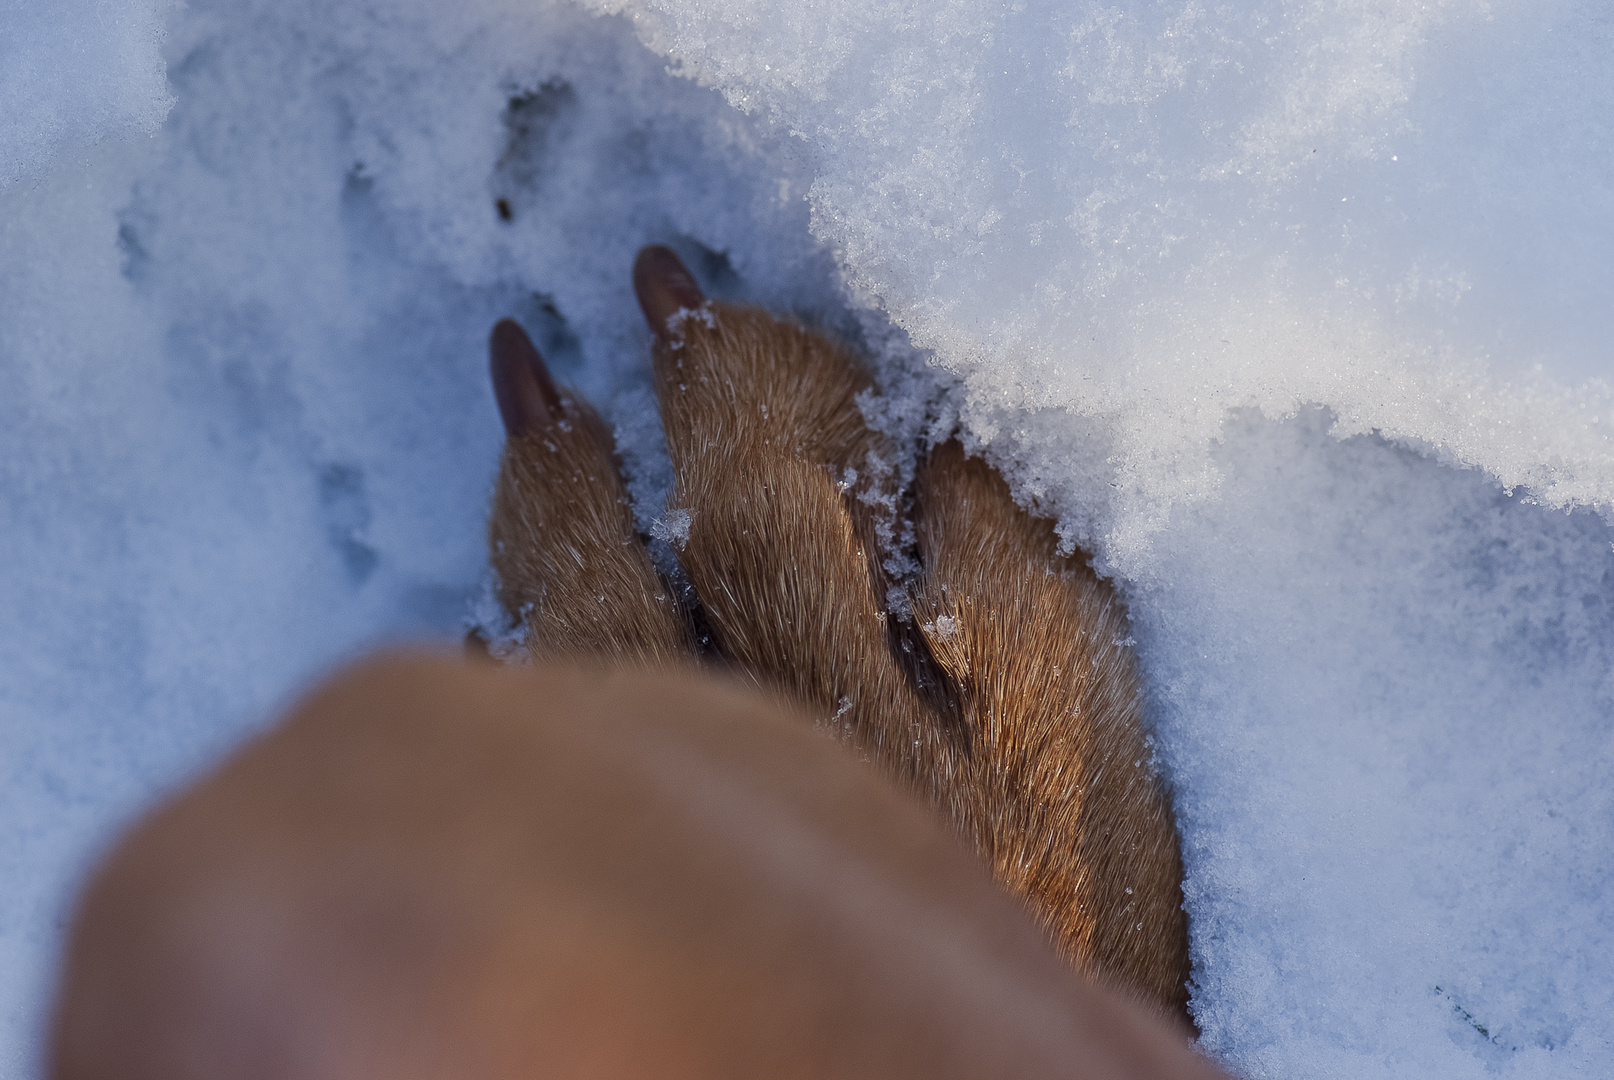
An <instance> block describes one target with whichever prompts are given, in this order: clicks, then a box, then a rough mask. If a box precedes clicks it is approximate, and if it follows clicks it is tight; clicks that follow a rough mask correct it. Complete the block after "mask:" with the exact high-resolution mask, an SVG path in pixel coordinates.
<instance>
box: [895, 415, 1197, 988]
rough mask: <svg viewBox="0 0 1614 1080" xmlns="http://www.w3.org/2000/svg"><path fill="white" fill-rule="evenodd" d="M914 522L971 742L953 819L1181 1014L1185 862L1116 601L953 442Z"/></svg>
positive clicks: (1086, 956)
mask: <svg viewBox="0 0 1614 1080" xmlns="http://www.w3.org/2000/svg"><path fill="white" fill-rule="evenodd" d="M918 519H919V520H918V534H919V547H920V553H921V557H922V559H923V562H924V567H925V570H924V576H923V579H922V582H921V585H920V587H919V588H918V590H917V593H916V596H915V597H914V610H915V613H916V617H917V618H919V619H920V622H921V626H922V628H923V631H924V633H925V635H926V637H927V639H928V640H929V643H930V646H931V650H932V652H933V654H934V655H935V656H936V658H937V660H938V661H939V662H940V663H941V665H942V667H943V668H944V669H945V670H946V671H947V672H948V673H949V674H950V675H951V677H952V678H953V679H954V680H956V682H957V684H958V689H959V692H960V697H961V700H962V706H963V711H964V717H965V729H966V732H967V737H968V747H969V752H968V754H967V755H965V756H964V757H963V758H962V760H963V761H964V762H965V763H966V769H965V770H964V772H963V773H962V775H961V777H960V782H959V783H958V784H957V785H956V787H955V791H956V792H957V797H958V799H959V800H960V804H959V805H958V806H956V807H955V816H956V817H958V818H959V819H961V820H962V821H964V822H967V823H968V827H969V829H970V831H971V832H972V833H973V835H974V839H975V842H976V845H977V847H978V848H979V849H980V851H981V853H982V855H983V856H984V857H985V858H986V860H987V862H988V863H989V864H990V865H991V866H992V869H993V873H994V874H995V876H996V877H997V878H998V879H999V880H1000V881H1002V882H1004V883H1005V884H1006V885H1007V886H1008V887H1009V888H1010V889H1011V890H1012V891H1014V892H1016V893H1018V894H1020V895H1021V896H1023V897H1024V898H1025V899H1026V900H1027V901H1028V902H1029V903H1030V905H1031V907H1032V908H1033V910H1034V911H1035V912H1036V913H1037V914H1038V915H1039V917H1040V918H1041V919H1042V921H1043V922H1044V923H1045V924H1046V925H1047V927H1048V928H1049V930H1050V931H1051V932H1052V934H1053V936H1054V939H1055V941H1056V943H1057V944H1058V946H1059V948H1060V950H1061V951H1062V952H1064V953H1065V955H1066V956H1067V957H1068V958H1070V959H1071V960H1072V961H1073V962H1075V963H1076V964H1077V966H1078V967H1080V968H1081V969H1083V970H1084V971H1086V972H1088V973H1089V974H1090V975H1092V976H1094V977H1095V978H1097V979H1099V980H1100V981H1102V982H1105V983H1107V984H1109V985H1111V986H1113V987H1116V988H1119V989H1121V990H1123V991H1126V992H1130V993H1131V994H1133V995H1135V996H1137V997H1139V998H1140V999H1142V1000H1144V1001H1147V1002H1152V1003H1153V1004H1155V1005H1156V1006H1158V1007H1160V1008H1162V1009H1163V1010H1165V1011H1167V1012H1168V1013H1174V1014H1176V1015H1178V1016H1183V1017H1186V1005H1187V988H1186V982H1187V977H1188V931H1187V919H1186V916H1185V914H1184V912H1183V910H1182V888H1181V882H1182V861H1181V857H1180V854H1179V851H1178V845H1177V834H1176V830H1175V827H1174V825H1173V822H1172V816H1171V808H1170V805H1169V802H1168V800H1167V796H1166V792H1165V790H1164V788H1163V786H1162V784H1161V782H1160V780H1159V778H1158V776H1157V775H1156V774H1155V772H1154V770H1153V768H1152V766H1151V764H1150V760H1149V757H1150V755H1149V749H1148V747H1147V746H1146V745H1145V743H1144V739H1143V733H1142V700H1141V697H1140V694H1139V688H1138V678H1137V673H1136V671H1135V669H1134V666H1133V660H1132V653H1131V651H1130V649H1128V648H1127V647H1126V646H1125V645H1124V644H1123V642H1124V640H1125V639H1126V638H1127V636H1128V632H1127V624H1126V620H1125V618H1124V616H1123V615H1122V612H1121V608H1120V604H1119V603H1118V601H1117V600H1116V597H1115V595H1114V593H1113V592H1112V590H1111V589H1110V588H1109V586H1108V585H1107V584H1105V583H1104V582H1102V581H1100V580H1099V579H1098V577H1097V576H1096V575H1094V573H1093V572H1092V570H1091V569H1089V568H1088V567H1087V566H1085V565H1083V564H1082V563H1081V562H1079V561H1076V560H1073V559H1069V558H1065V557H1064V556H1061V555H1060V554H1059V550H1058V541H1057V539H1056V537H1055V535H1054V531H1053V528H1052V527H1051V525H1050V524H1049V523H1048V522H1046V521H1038V520H1036V519H1034V518H1032V517H1031V516H1030V515H1029V514H1027V513H1026V512H1025V511H1023V510H1021V509H1020V508H1019V507H1018V506H1016V505H1015V504H1014V501H1013V500H1012V499H1011V498H1010V495H1009V489H1008V485H1006V484H1005V483H1004V482H1003V480H1002V478H1001V477H999V476H998V475H997V474H996V473H995V472H993V471H992V469H990V468H989V467H988V466H987V465H986V464H984V463H983V462H981V461H979V460H972V459H968V458H966V457H965V455H964V451H963V449H962V448H961V447H960V446H959V445H958V444H957V443H956V442H953V443H948V444H946V445H944V446H941V447H939V448H937V449H936V450H935V452H934V453H932V455H931V457H930V460H929V462H928V463H927V464H926V465H925V467H924V468H923V469H922V470H921V472H920V476H919V482H918Z"/></svg>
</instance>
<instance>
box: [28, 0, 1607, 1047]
mask: <svg viewBox="0 0 1614 1080" xmlns="http://www.w3.org/2000/svg"><path fill="white" fill-rule="evenodd" d="M595 7H596V9H597V10H604V11H607V15H606V16H605V17H596V15H593V14H589V13H588V12H585V11H584V10H582V9H581V8H578V7H573V6H570V5H565V4H549V3H536V2H530V0H476V2H468V3H465V4H461V5H442V4H437V3H434V2H429V0H341V2H336V3H332V2H322V3H314V2H313V0H277V2H274V3H270V2H268V0H192V2H190V3H189V4H188V6H186V7H185V8H183V9H170V8H168V7H165V6H163V5H161V4H152V3H141V2H139V0H122V2H114V0H105V2H104V3H102V4H101V5H100V6H99V7H97V6H95V5H93V4H91V3H88V2H86V3H82V4H80V5H78V6H77V7H71V6H70V7H65V8H63V7H60V6H59V5H50V6H47V5H42V4H26V5H25V4H22V3H18V4H13V5H12V8H11V9H10V13H9V14H8V15H6V16H4V18H5V19H7V20H9V22H8V23H7V24H6V26H7V28H8V29H10V28H15V32H14V33H12V34H10V36H8V37H6V38H5V39H4V43H3V44H0V55H4V56H5V57H6V60H7V63H6V66H4V67H0V79H7V80H11V81H10V82H7V83H6V84H5V85H6V87H7V89H8V93H9V92H10V90H11V88H12V87H13V84H15V86H16V87H17V88H19V89H18V90H17V91H16V94H15V96H10V97H8V100H15V101H17V102H20V103H22V105H21V106H20V107H19V108H18V109H17V110H16V111H13V112H8V113H7V115H6V116H5V117H4V118H0V155H3V157H0V161H3V162H5V166H4V167H5V168H6V169H8V170H10V171H9V172H8V173H6V174H5V175H0V182H4V181H7V180H13V179H15V178H17V177H22V178H23V179H22V180H21V182H18V183H11V184H9V186H5V187H0V461H3V463H4V464H0V535H3V536H4V537H5V543H6V552H7V558H6V559H5V560H4V565H0V596H3V597H4V598H5V602H4V603H0V640H3V641H4V642H5V643H6V653H5V655H6V659H5V660H4V662H3V668H0V671H3V675H0V718H3V722H0V880H4V881H5V882H6V883H7V887H6V888H5V889H4V890H3V891H0V1018H3V1019H0V1023H4V1024H5V1025H7V1026H4V1027H0V1075H6V1076H28V1075H32V1074H33V1073H34V1072H35V1071H36V1070H37V1050H38V1043H37V1030H38V1025H39V1023H40V1022H41V1015H42V1014H41V1009H42V1008H43V1003H44V1002H45V1000H46V998H47V995H48V984H49V964H50V960H51V958H52V956H53V955H54V950H55V949H56V947H57V944H58V933H59V929H60V925H61V920H62V917H63V916H62V912H63V904H64V902H65V898H66V897H67V896H68V895H69V891H70V889H71V888H72V886H73V884H74V882H75V881H76V879H77V875H78V874H79V873H81V872H82V868H83V866H84V865H85V863H86V860H87V859H88V858H90V857H91V855H92V854H93V852H94V851H95V850H96V848H97V846H98V845H99V844H101V843H103V842H104V841H105V839H106V838H107V837H109V836H110V835H111V834H112V831H113V830H114V829H115V828H116V827H118V825H119V824H121V823H122V822H124V821H126V820H127V817H128V815H129V814H131V813H133V812H135V811H136V810H138V808H140V807H141V806H143V805H145V804H147V803H148V802H149V800H150V799H152V798H153V797H154V796H155V795H156V794H158V793H159V792H161V791H162V790H165V789H166V788H168V787H169V786H171V785H172V784H174V783H177V782H179V781H180V780H181V779H183V777H184V776H186V775H188V774H190V773H191V772H192V771H194V770H195V769H196V768H199V767H201V766H203V765H205V764H206V762H208V761H209V760H212V759H213V758H214V756H216V755H217V754H218V753H220V752H222V751H223V750H224V749H226V748H228V746H230V745H232V744H233V742H234V741H235V740H238V739H239V738H241V737H242V736H243V735H244V734H245V733H247V732H249V731H251V730H252V729H253V728H254V726H255V725H257V724H258V723H261V722H262V720H263V718H265V717H266V716H268V715H270V714H271V712H272V711H273V709H274V708H275V707H276V706H278V705H279V704H282V703H283V702H284V699H285V697H286V695H287V694H289V693H291V692H293V691H294V690H295V688H296V687H297V686H298V685H299V684H300V683H301V682H302V681H303V680H305V679H306V678H307V677H309V676H310V675H311V674H312V673H314V672H317V671H319V670H321V669H323V668H325V667H327V666H329V665H330V664H332V663H334V662H335V661H336V660H338V659H340V658H341V657H343V656H346V655H349V654H350V653H352V652H354V651H356V650H358V649H361V648H364V647H367V646H369V645H371V644H374V643H375V642H378V641H383V640H388V639H394V638H398V637H401V636H411V637H414V636H421V635H427V636H439V637H443V638H449V637H452V636H454V635H456V634H457V632H458V631H459V629H460V627H461V624H462V622H463V620H464V619H465V618H467V616H468V613H470V612H472V611H473V610H476V609H477V605H478V604H479V603H480V602H481V588H482V574H483V566H484V557H483V553H482V539H481V528H482V524H481V517H482V514H483V512H484V508H485V503H486V499H487V495H488V492H489V485H490V483H491V475H492V470H493V467H494V462H495V458H496V454H497V450H498V444H499V428H498V418H497V413H496V410H495V409H494V406H493V403H492V400H491V395H490V393H489V391H488V389H487V387H486V376H485V369H484V366H485V352H484V348H485V346H484V341H485V334H486V332H487V328H488V327H489V326H491V324H492V322H493V321H494V320H495V319H496V318H498V317H501V316H504V315H514V316H516V317H517V318H519V319H521V320H522V321H523V322H524V323H525V324H526V325H527V326H528V327H529V328H530V329H531V330H533V331H534V333H535V336H536V337H537V338H538V340H539V343H540V346H541V347H542V348H543V349H544V351H545V354H546V356H548V357H549V358H550V359H551V361H552V362H553V364H554V366H555V367H556V368H557V370H558V371H559V372H560V374H561V375H562V376H563V377H564V378H567V379H570V380H572V381H573V382H575V383H576V384H577V385H578V386H579V387H580V388H581V389H582V390H583V391H584V392H586V393H588V394H589V395H591V396H592V397H593V398H594V399H595V400H596V401H598V402H600V403H601V404H602V405H603V406H605V408H606V410H607V412H608V413H609V415H610V416H611V418H612V419H613V421H615V422H616V423H617V424H618V425H619V438H620V439H621V440H622V443H623V446H624V449H625V452H626V453H627V455H628V457H629V458H630V460H631V463H632V465H633V470H634V476H635V488H636V494H637V495H638V496H639V498H640V501H641V507H640V509H641V511H642V513H643V514H644V515H645V525H646V527H649V526H650V524H651V523H652V522H653V521H654V519H655V518H656V516H657V512H658V511H659V510H660V509H661V508H660V506H659V504H658V498H659V496H660V493H662V492H663V491H664V489H665V486H666V481H667V468H666V463H665V458H664V452H663V450H662V449H661V447H660V443H659V437H658V434H657V429H656V425H655V422H654V413H653V406H652V404H651V400H652V399H651V396H650V393H649V389H648V382H647V370H646V362H645V354H646V348H647V340H646V335H645V332H644V330H643V329H642V325H641V320H640V318H639V316H638V313H637V310H636V308H635V306H634V304H633V300H632V296H631V291H630V289H629V283H628V277H627V269H628V266H629V265H630V262H631V259H632V255H633V253H634V251H635V250H636V249H637V248H638V247H639V246H640V245H642V244H644V243H646V242H658V241H659V242H667V243H672V244H673V245H674V246H676V247H678V248H679V249H680V250H681V251H682V252H683V253H684V254H685V256H686V259H687V260H688V261H689V262H690V264H691V265H692V267H693V268H694V269H695V270H696V272H697V274H699V275H700V276H702V278H703V280H704V282H705V284H706V285H707V286H708V289H709V291H711V292H713V293H715V294H717V295H720V296H725V297H731V298H738V299H751V300H756V301H758V302H762V303H765V304H769V305H771V306H774V307H778V308H793V309H795V310H797V311H799V312H800V313H802V314H803V315H804V316H806V317H807V318H809V319H812V320H815V321H818V322H821V323H825V324H827V325H830V326H831V327H833V328H835V329H836V330H838V331H839V332H840V333H842V334H844V335H846V336H848V337H850V338H853V339H854V340H859V341H861V342H863V343H864V345H865V346H867V348H868V349H869V350H870V351H871V352H872V353H873V354H874V356H875V358H876V361H877V364H878V366H879V368H880V370H881V371H882V373H883V374H884V377H885V378H886V380H887V382H888V385H892V386H894V387H897V388H898V392H897V393H896V395H895V397H894V399H893V400H892V401H891V402H890V403H889V408H888V411H887V415H888V417H889V418H890V419H891V421H892V422H893V423H894V424H898V425H906V426H907V428H908V430H910V431H912V430H917V429H918V428H920V427H922V426H923V425H924V424H926V423H928V422H931V421H935V420H936V419H937V418H938V417H940V418H941V421H942V422H943V423H946V422H952V421H954V420H956V421H957V422H958V423H960V424H961V425H962V431H963V434H964V436H965V438H966V440H967V441H969V442H970V444H971V445H972V446H974V447H976V448H977V449H979V450H981V451H982V452H984V453H986V454H987V455H988V456H990V457H991V458H993V459H994V460H995V461H998V462H999V463H1000V464H1002V465H1004V466H1005V467H1006V469H1007V470H1008V471H1009V472H1010V474H1011V475H1012V476H1013V478H1014V480H1015V482H1016V484H1017V487H1018V490H1019V492H1020V494H1021V495H1022V496H1023V497H1024V498H1026V499H1027V500H1030V501H1033V502H1035V503H1036V504H1037V505H1038V506H1040V507H1041V508H1042V509H1043V510H1044V511H1045V512H1048V513H1050V514H1053V515H1056V516H1057V517H1059V519H1060V521H1061V527H1062V528H1063V529H1064V531H1065V535H1067V536H1068V537H1069V538H1070V539H1071V540H1073V541H1080V542H1081V543H1083V544H1085V545H1088V546H1089V547H1090V548H1091V549H1092V550H1093V551H1094V553H1095V555H1096V557H1097V559H1098V562H1099V564H1100V565H1101V567H1103V568H1105V569H1106V570H1107V571H1108V572H1109V573H1112V574H1114V575H1115V576H1116V578H1117V580H1118V581H1119V582H1120V584H1121V585H1122V587H1123V589H1124V590H1125V591H1126V592H1127V595H1128V597H1129V601H1130V604H1131V609H1132V613H1133V617H1134V625H1135V631H1136V638H1137V642H1138V647H1139V649H1140V652H1141V656H1142V659H1143V661H1144V664H1145V669H1146V673H1147V677H1148V680H1149V686H1150V692H1151V695H1152V719H1153V723H1154V724H1155V728H1156V741H1157V748H1158V753H1159V757H1160V760H1161V763H1162V765H1163V767H1164V768H1165V769H1166V770H1167V772H1168V773H1169V775H1170V776H1171V777H1172V779H1173V782H1174V784H1175V785H1176V790H1177V808H1178V812H1179V817H1180V821H1181V826H1182V831H1183V836H1184V843H1185V850H1186V854H1187V859H1188V870H1189V882H1188V889H1189V908H1190V915H1191V918H1192V920H1193V935H1194V947H1195V979H1196V989H1195V995H1194V1008H1195V1010H1196V1015H1197V1017H1198V1019H1199V1022H1200V1024H1201V1026H1202V1029H1203V1031H1204V1033H1205V1043H1206V1046H1207V1047H1208V1048H1209V1049H1210V1050H1212V1051H1213V1052H1214V1053H1216V1054H1217V1055H1218V1056H1220V1057H1221V1058H1223V1059H1224V1060H1225V1061H1226V1062H1228V1063H1229V1064H1230V1066H1232V1067H1234V1068H1236V1069H1238V1070H1242V1071H1243V1072H1245V1073H1247V1074H1248V1075H1251V1076H1284V1077H1306V1076H1331V1075H1340V1076H1351V1077H1361V1076H1369V1077H1371V1076H1386V1077H1389V1076H1395V1077H1413V1076H1420V1077H1421V1076H1426V1075H1439V1076H1443V1077H1446V1076H1451V1077H1463V1076H1480V1075H1487V1076H1489V1075H1503V1076H1510V1077H1532V1076H1553V1077H1563V1076H1597V1075H1602V1074H1603V1073H1606V1072H1607V1070H1608V1064H1609V1062H1611V1061H1614V1046H1611V1045H1610V1043H1611V1039H1610V1036H1609V1035H1608V1034H1607V1032H1606V1024H1605V1022H1604V1018H1605V1017H1606V1016H1607V1015H1608V1014H1609V1012H1610V1007H1611V1006H1614V1000H1611V998H1614V974H1611V972H1610V970H1609V967H1608V965H1607V963H1606V960H1605V958H1606V957H1607V956H1609V955H1614V940H1611V937H1614V909H1611V908H1610V906H1609V904H1608V901H1607V899H1606V897H1607V896H1608V895H1609V894H1610V891H1611V890H1610V885H1611V881H1610V877H1611V874H1614V872H1611V871H1610V870H1609V869H1608V868H1609V867H1610V865H1614V863H1611V860H1610V854H1611V852H1614V794H1610V792H1611V790H1614V789H1611V788H1610V786H1609V785H1608V783H1607V777H1608V776H1609V775H1611V774H1614V725H1611V724H1610V719H1609V718H1610V708H1611V699H1614V681H1611V678H1610V676H1609V672H1610V671H1611V670H1614V644H1611V643H1614V593H1611V588H1614V550H1611V547H1610V535H1609V530H1608V527H1607V525H1606V523H1605V519H1604V517H1602V516H1599V515H1600V514H1602V515H1606V514H1607V513H1608V512H1609V511H1610V510H1611V509H1614V463H1611V459H1610V443H1609V434H1608V431H1609V426H1610V425H1611V424H1614V407H1611V406H1614V402H1611V400H1610V396H1609V390H1608V387H1607V386H1606V385H1604V383H1603V382H1601V381H1600V379H1602V378H1604V377H1605V376H1606V373H1607V370H1608V362H1607V361H1608V343H1609V342H1610V341H1611V340H1614V334H1611V331H1614V304H1611V303H1609V302H1608V300H1609V297H1610V294H1611V292H1614V290H1611V289H1610V284H1611V273H1614V272H1611V268H1610V267H1609V265H1608V262H1607V259H1606V255H1605V253H1606V252H1607V251H1608V250H1610V247H1611V241H1614V200H1611V198H1610V194H1611V190H1614V174H1611V173H1610V170H1609V166H1608V150H1609V147H1610V146H1611V145H1614V139H1611V138H1610V134H1611V133H1610V130H1609V126H1610V124H1614V119H1611V118H1614V108H1611V106H1614V101H1611V100H1610V98H1611V97H1614V77H1611V76H1614V71H1611V70H1610V69H1611V67H1614V49H1611V48H1610V47H1609V46H1610V45H1611V44H1614V42H1611V37H1614V24H1611V21H1610V17H1609V16H1608V15H1607V14H1605V12H1604V9H1603V8H1601V7H1599V6H1598V5H1595V4H1592V3H1590V2H1587V3H1573V2H1570V0H1546V2H1543V3H1535V4H1531V5H1522V4H1517V3H1507V2H1492V3H1489V4H1488V5H1487V4H1480V3H1478V2H1473V0H1444V2H1427V3H1422V4H1406V3H1403V4H1398V5H1388V6H1386V5H1383V4H1378V3H1366V2H1362V3H1357V2H1354V0H1344V2H1329V3H1319V2H1303V0H1292V2H1288V3H1280V2H1277V0H1250V2H1248V3H1245V4H1242V5H1240V6H1239V7H1238V8H1237V9H1236V10H1234V9H1232V8H1216V9H1211V8H1208V7H1205V6H1202V5H1198V4H1195V3H1191V2H1190V3H1143V2H1129V3H1115V4H1111V5H1105V4H1098V3H1093V4H1077V5H1055V4H1049V3H1031V2H1030V0H1025V2H1021V3H1016V4H1012V5H996V4H966V3H962V2H953V3H949V2H946V0H928V2H925V3H919V2H913V0H909V2H904V3H895V2H886V3H868V2H860V3H855V4H854V3H850V2H848V3H839V2H815V3H814V4H812V5H800V4H788V3H778V4H773V3H770V2H764V0H753V2H748V3H744V4H741V3H738V2H733V3H730V2H725V0H700V2H698V3H679V4H672V3H670V2H669V3H665V4H663V3H659V2H643V3H634V4H625V3H616V2H615V0H612V3H604V2H600V3H596V4H595ZM64 13H65V14H64ZM164 35H166V36H164ZM641 42H643V43H646V44H648V45H649V46H650V49H646V48H645V47H644V46H643V45H642V44H641ZM3 50H10V51H9V52H4V51H3ZM13 56H15V57H16V58H18V59H17V62H16V63H15V64H13V63H12V58H13ZM669 63H670V64H671V65H672V67H673V68H674V69H675V70H676V71H677V72H678V73H680V74H682V75H684V76H689V77H688V78H681V77H678V76H677V75H675V74H669V73H668V71H667V70H666V68H667V66H668V65H669ZM30 72H31V73H30ZM53 80H54V81H53ZM725 99H726V100H725ZM170 102H172V108H171V111H170ZM165 116H166V119H164V117H165ZM159 122H160V123H161V128H160V130H158V132H157V135H156V137H155V138H152V139H146V138H138V139H134V138H128V137H127V136H128V135H130V134H132V133H137V132H140V131H146V130H150V129H152V128H153V127H154V126H155V125H157V124H158V123H159ZM113 136H117V137H113ZM97 140H99V141H97ZM910 337H911V340H912V341H913V342H916V343H917V344H918V346H920V349H919V350H917V351H916V349H915V348H914V347H913V346H912V345H910V343H909V342H910ZM926 357H929V358H931V359H932V360H933V361H934V363H935V366H934V367H926ZM927 404H928V405H929V406H931V411H930V412H929V413H927V412H926V411H925V408H924V406H925V405H927Z"/></svg>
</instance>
